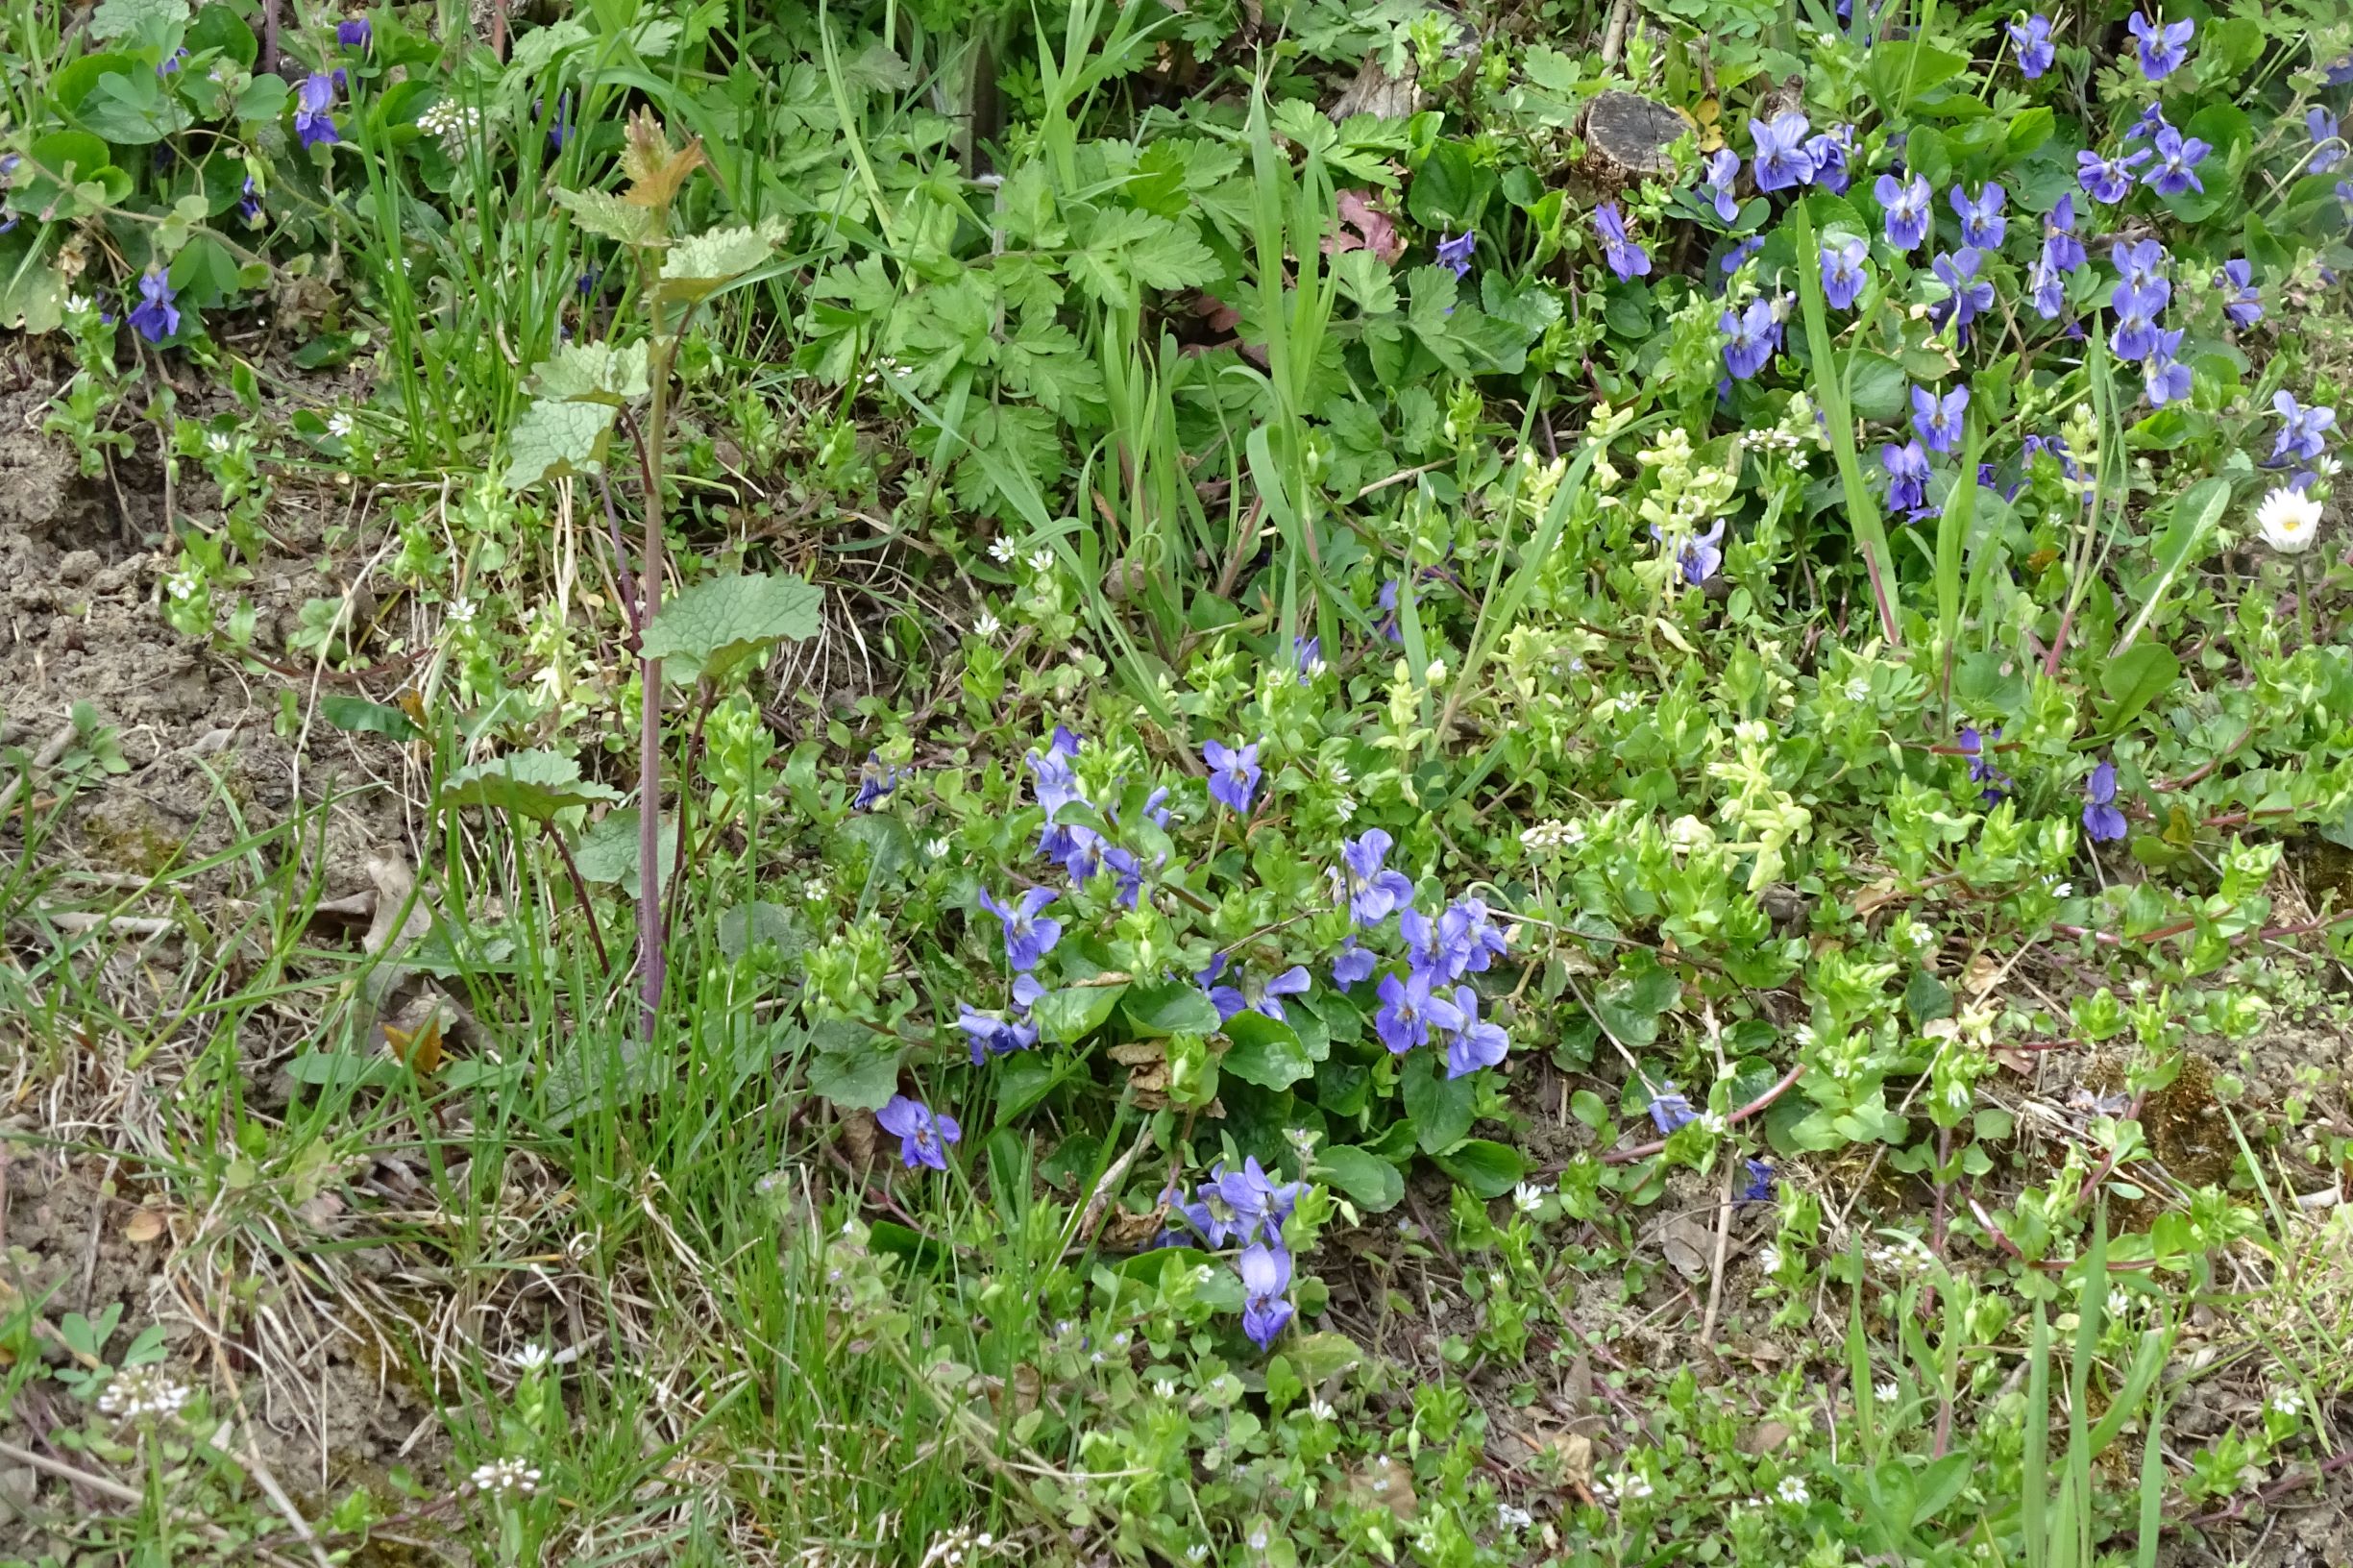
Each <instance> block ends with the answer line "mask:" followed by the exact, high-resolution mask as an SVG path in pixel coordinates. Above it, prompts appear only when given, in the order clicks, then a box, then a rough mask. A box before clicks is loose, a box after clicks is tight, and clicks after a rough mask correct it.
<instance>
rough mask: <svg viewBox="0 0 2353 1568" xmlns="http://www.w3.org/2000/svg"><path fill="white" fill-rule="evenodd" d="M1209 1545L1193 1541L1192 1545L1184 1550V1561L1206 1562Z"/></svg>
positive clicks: (1208, 1554)
mask: <svg viewBox="0 0 2353 1568" xmlns="http://www.w3.org/2000/svg"><path fill="white" fill-rule="evenodd" d="M1209 1556H1210V1549H1209V1544H1208V1543H1207V1542H1205V1541H1195V1542H1193V1544H1192V1545H1190V1546H1189V1547H1187V1548H1186V1549H1185V1560H1186V1561H1187V1562H1207V1561H1208V1560H1209Z"/></svg>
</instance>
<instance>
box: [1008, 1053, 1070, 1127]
mask: <svg viewBox="0 0 2353 1568" xmlns="http://www.w3.org/2000/svg"><path fill="white" fill-rule="evenodd" d="M1061 1082H1062V1072H1061V1069H1060V1068H1059V1067H1057V1066H1056V1065H1055V1064H1054V1063H1053V1062H1052V1061H1051V1060H1049V1059H1048V1058H1047V1057H1046V1056H1045V1055H1044V1053H1042V1052H1040V1051H1017V1052H1015V1053H1014V1054H1013V1055H1011V1056H1009V1057H1007V1058H1005V1065H1004V1067H1003V1068H1002V1070H1000V1071H999V1073H998V1074H997V1080H996V1119H997V1120H998V1121H999V1122H1000V1123H1003V1122H1008V1121H1011V1120H1013V1118H1014V1117H1016V1116H1017V1115H1020V1114H1021V1113H1022V1112H1024V1111H1027V1110H1028V1109H1030V1107H1032V1106H1034V1105H1036V1104H1037V1103H1038V1102H1039V1101H1040V1100H1042V1099H1044V1098H1045V1097H1046V1096H1047V1095H1048V1094H1051V1093H1052V1092H1054V1086H1055V1085H1056V1084H1059V1083H1061Z"/></svg>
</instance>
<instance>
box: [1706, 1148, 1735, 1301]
mask: <svg viewBox="0 0 2353 1568" xmlns="http://www.w3.org/2000/svg"><path fill="white" fill-rule="evenodd" d="M1734 1168H1735V1167H1734V1164H1733V1163H1732V1162H1731V1161H1730V1160H1727V1161H1725V1162H1724V1198H1723V1201H1721V1202H1720V1203H1718V1204H1717V1205H1716V1256H1715V1258H1714V1260H1713V1261H1712V1262H1711V1263H1710V1264H1709V1266H1708V1273H1707V1311H1705V1312H1704V1313H1703V1314H1702V1316H1701V1318H1700V1343H1701V1344H1702V1345H1703V1346H1707V1347H1712V1346H1714V1344H1715V1342H1716V1311H1717V1310H1718V1309H1719V1308H1721V1307H1722V1306H1723V1305H1724V1262H1725V1257H1726V1254H1727V1253H1728V1251H1729V1249H1730V1247H1731V1242H1732V1171H1733V1169H1734Z"/></svg>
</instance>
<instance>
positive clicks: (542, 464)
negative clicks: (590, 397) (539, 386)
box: [506, 399, 619, 490]
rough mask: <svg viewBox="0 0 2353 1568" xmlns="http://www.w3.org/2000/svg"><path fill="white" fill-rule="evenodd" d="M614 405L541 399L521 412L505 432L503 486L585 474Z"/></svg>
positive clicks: (596, 461)
mask: <svg viewBox="0 0 2353 1568" xmlns="http://www.w3.org/2000/svg"><path fill="white" fill-rule="evenodd" d="M618 411H619V410H618V405H617V404H608V403H561V402H552V401H548V400H544V399H543V400H542V401H540V402H538V403H534V404H531V405H530V406H529V407H528V408H526V409H525V410H524V411H523V417H522V418H521V419H518V420H517V421H515V428H514V429H512V430H510V431H508V432H507V436H506V454H507V464H506V487H507V488H508V489H509V490H523V489H527V488H529V487H530V486H532V485H534V484H538V483H540V482H542V481H543V480H547V479H556V478H564V477H565V476H566V475H570V474H590V473H594V472H596V470H597V469H598V468H599V467H600V466H601V464H602V462H603V459H604V438H605V436H606V434H607V433H608V432H610V431H611V429H612V428H613V416H614V415H615V414H616V413H617V412H618Z"/></svg>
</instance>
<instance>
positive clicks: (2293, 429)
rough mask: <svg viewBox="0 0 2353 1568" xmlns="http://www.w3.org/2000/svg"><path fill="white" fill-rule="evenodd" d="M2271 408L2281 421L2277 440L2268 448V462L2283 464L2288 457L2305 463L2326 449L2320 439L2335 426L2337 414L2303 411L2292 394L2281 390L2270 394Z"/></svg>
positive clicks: (2314, 409)
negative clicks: (2291, 454)
mask: <svg viewBox="0 0 2353 1568" xmlns="http://www.w3.org/2000/svg"><path fill="white" fill-rule="evenodd" d="M2271 406H2272V407H2273V408H2274V409H2276V410H2277V411H2278V413H2279V417H2280V420H2281V425H2280V432H2279V440H2278V442H2277V443H2276V444H2275V445H2274V446H2273V447H2272V448H2271V460H2272V461H2273V462H2275V463H2276V462H2280V461H2283V460H2284V459H2286V458H2287V456H2288V455H2289V454H2290V453H2294V454H2295V455H2296V456H2298V457H2301V458H2303V459H2304V460H2305V461H2306V462H2310V461H2311V460H2312V459H2313V458H2315V457H2317V456H2319V455H2320V453H2321V450H2322V449H2323V448H2324V447H2325V446H2326V445H2327V443H2326V441H2324V440H2323V439H2322V436H2323V434H2324V432H2326V431H2327V430H2328V429H2329V428H2330V427H2332V426H2334V425H2335V424H2336V423H2337V410H2336V409H2334V408H2322V407H2306V406H2304V405H2302V404H2298V403H2297V402H2296V401H2295V394H2294V393H2292V392H2290V391H2287V390H2286V389H2284V388H2283V389H2282V390H2280V391H2278V392H2275V393H2273V394H2272V396H2271Z"/></svg>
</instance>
